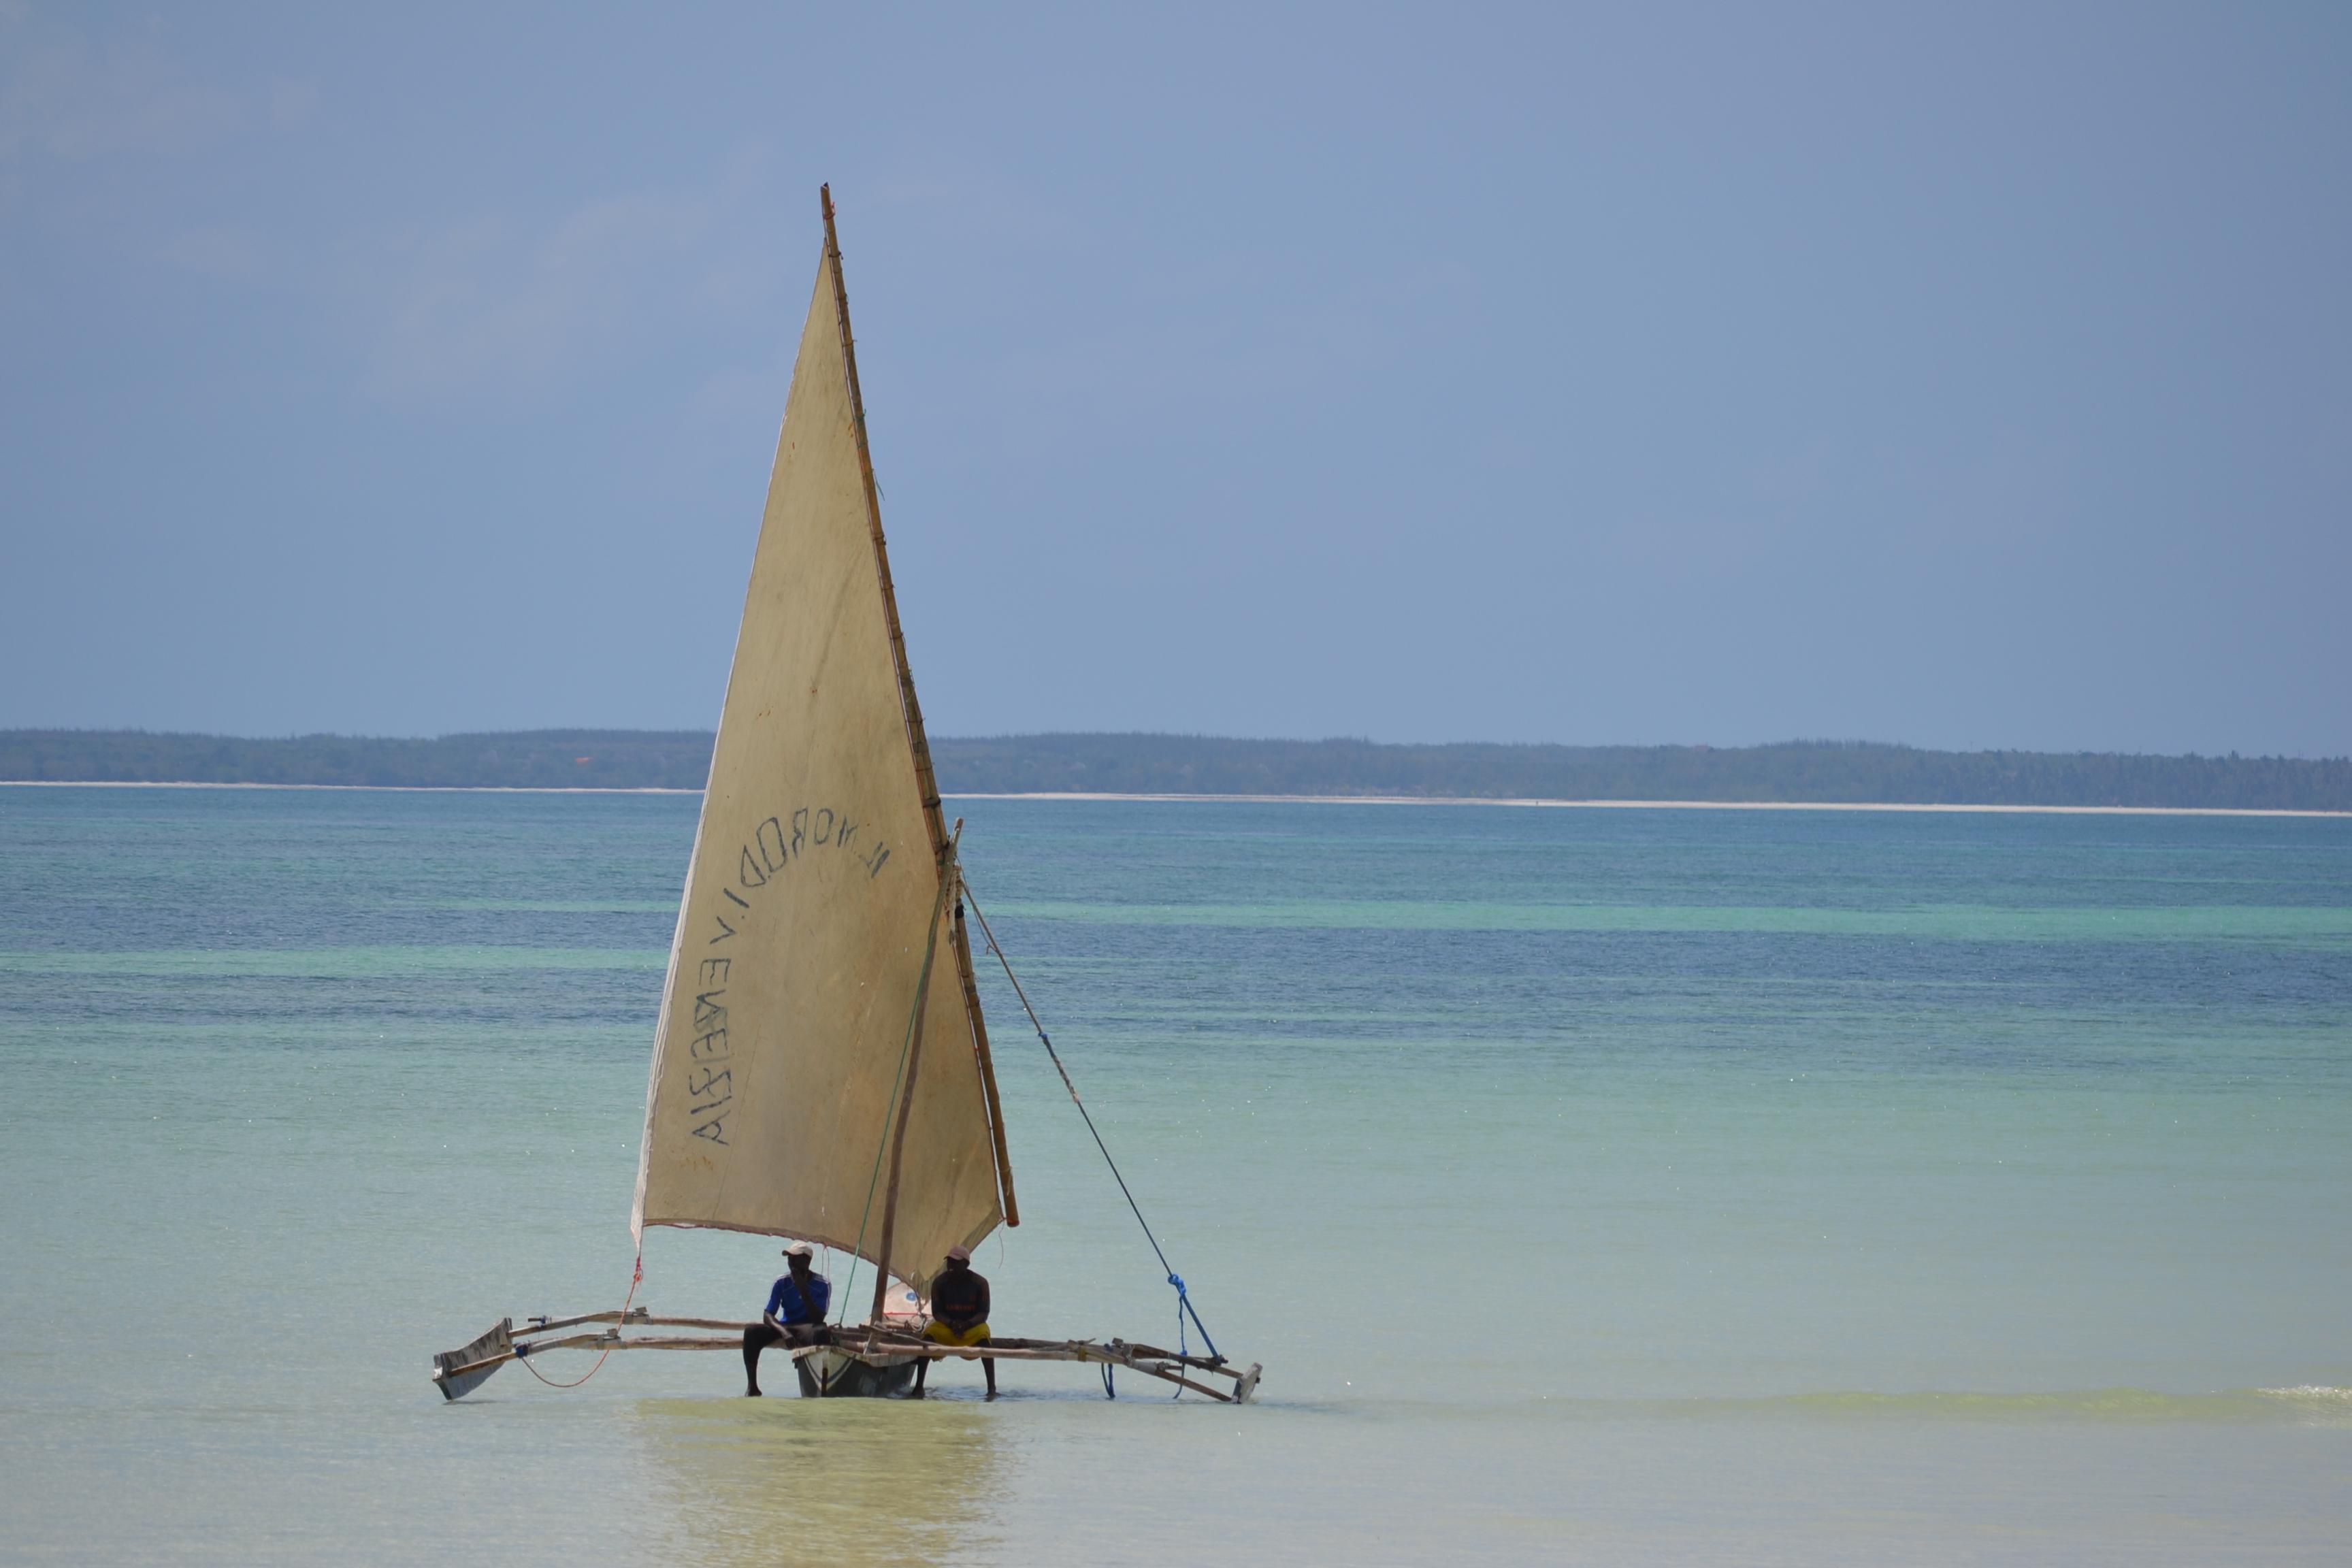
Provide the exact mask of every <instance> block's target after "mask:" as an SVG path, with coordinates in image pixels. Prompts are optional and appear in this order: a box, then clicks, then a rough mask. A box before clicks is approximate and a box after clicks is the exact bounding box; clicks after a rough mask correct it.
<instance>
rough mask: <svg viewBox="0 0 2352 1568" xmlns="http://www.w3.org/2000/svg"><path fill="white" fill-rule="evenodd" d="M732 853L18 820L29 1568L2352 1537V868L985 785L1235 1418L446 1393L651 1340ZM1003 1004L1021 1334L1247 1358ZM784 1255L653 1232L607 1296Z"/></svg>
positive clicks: (722, 1368)
mask: <svg viewBox="0 0 2352 1568" xmlns="http://www.w3.org/2000/svg"><path fill="white" fill-rule="evenodd" d="M696 808H697V802H696V801H695V799H694V798H692V797H690V796H662V795H509V794H474V793H450V794H423V793H394V792H368V791H348V792H345V791H294V790H192V789H191V790H174V789H31V788H20V789H5V790H0V1193H4V1194H5V1209H0V1557H5V1558H7V1559H9V1560H23V1561H39V1562H48V1561H58V1562H109V1563H113V1562H138V1561H173V1562H222V1563H229V1562H235V1563H250V1562H271V1561H279V1562H309V1561H316V1560H322V1559H323V1560H334V1561H348V1562H369V1563H377V1562H381V1563H447V1562H451V1561H465V1562H469V1563H471V1562H481V1563H577V1562H583V1561H594V1562H650V1561H656V1560H658V1561H673V1560H675V1561H696V1562H709V1563H843V1564H856V1563H903V1562H958V1563H961V1562H977V1563H1035V1562H1073V1563H1076V1562H1087V1563H1093V1562H1115V1563H1168V1562H1209V1561H1217V1562H1245V1563H1258V1562H1297V1563H1311V1562H1325V1561H1331V1560H1337V1559H1344V1560H1352V1561H1358V1562H1365V1563H1389V1562H1438V1561H1448V1562H1459V1561H1474V1562H1475V1561H1490V1562H1593V1563H1647V1562H1706V1563H1721V1562H1745V1563H1889V1562H1894V1563H1903V1562H1919V1563H1953V1562H1979V1561H1982V1562H1993V1561H1998V1562H2004V1563H2007V1562H2036V1561H2040V1562H2069V1563H2074V1562H2113V1563H2151V1562H2153V1563H2176V1562H2177V1563H2205V1562H2215V1561H2230V1562H2237V1563H2247V1562H2319V1561H2341V1560H2342V1559H2343V1558H2344V1557H2345V1556H2346V1555H2347V1552H2352V1534H2348V1533H2347V1531H2352V1484H2347V1483H2352V1393H2347V1388H2352V1338H2347V1330H2348V1329H2352V1115H2347V1113H2352V821H2345V820H2340V819H2286V818H2237V819H2217V818H2196V817H2173V816H2057V815H2051V816H2036V815H2007V814H1932V815H1929V814H1900V815H1897V814H1877V813H1864V812H1826V811H1825V812H1784V811H1738V810H1718V811H1696V810H1694V811H1683V810H1644V811H1626V810H1601V809H1527V808H1513V807H1503V806H1449V805H1430V806H1398V805H1313V804H1244V803H1234V802H1204V803H1150V802H1118V801H1105V802H1068V801H1006V800H971V801H965V802H961V803H954V805H953V806H952V809H954V810H956V811H958V812H960V813H961V814H962V815H963V816H966V817H968V818H969V819H970V823H969V826H968V827H967V829H966V831H965V836H964V845H965V858H966V863H967V865H968V867H969V869H970V874H971V883H972V887H973V889H974V891H975V895H976V898H977V900H978V902H979V904H980V907H981V908H982V910H983V911H984V912H985V913H986V914H987V916H988V917H989V919H990V921H992V923H993V925H994V927H995V930H996V931H997V933H998V935H999V936H1000V937H1001V939H1002V940H1003V945H1004V947H1005V949H1006V951H1007V952H1008V953H1009V954H1010V955H1011V957H1012V959H1013V963H1014V964H1015V965H1016V967H1017V969H1018V971H1019V973H1021V975H1022V978H1023V981H1024V984H1026V986H1027V987H1028V990H1029V994H1030V995H1031V997H1032V998H1033V999H1034V1001H1035V1003H1036V1004H1037V1006H1038V1009H1039V1011H1040V1013H1041V1014H1042V1015H1043V1016H1044V1017H1045V1022H1046V1025H1047V1026H1048V1027H1049V1028H1050V1029H1051V1030H1052V1031H1053V1035H1054V1039H1055V1045H1056V1047H1058V1048H1059V1049H1060V1050H1061V1052H1062V1053H1063V1056H1064V1058H1065V1060H1066V1063H1067V1064H1068V1066H1069V1068H1070V1070H1071V1073H1072V1075H1073V1077H1074V1079H1076V1084H1077V1086H1078V1089H1079V1090H1080V1091H1081V1092H1082V1093H1083V1094H1084V1095H1085V1096H1086V1097H1087V1104H1088V1107H1089V1108H1090V1109H1091V1110H1092V1111H1093V1113H1094V1116H1095V1119H1096V1121H1097V1124H1098V1125H1099V1127H1100V1128H1101V1130H1102V1132H1103V1135H1104V1137H1105V1138H1106V1140H1107V1141H1108V1143H1109V1146H1110V1149H1111V1151H1112V1152H1113V1153H1114V1154H1115V1155H1116V1156H1117V1157H1118V1159H1119V1161H1120V1162H1121V1167H1122V1169H1123V1170H1124V1172H1125V1173H1126V1176H1127V1179H1128V1182H1129V1185H1130V1186H1131V1187H1132V1189H1133V1191H1134V1194H1135V1196H1136V1199H1137V1200H1138V1202H1139V1204H1140V1205H1141V1206H1142V1209H1143V1212H1144V1215H1146V1217H1148V1218H1149V1219H1150V1222H1151V1224H1152V1226H1153V1227H1154V1229H1155V1230H1156V1232H1157V1234H1158V1236H1159V1238H1160V1242H1161V1244H1162V1245H1163V1246H1164V1247H1165V1248H1166V1249H1167V1253H1168V1258H1169V1261H1170V1263H1171V1265H1172V1266H1173V1267H1174V1268H1176V1270H1177V1271H1178V1272H1180V1273H1181V1275H1182V1276H1183V1277H1184V1279H1186V1281H1187V1283H1188V1286H1189V1289H1190V1290H1191V1293H1192V1300H1193V1301H1194V1303H1195V1305H1196V1306H1197V1307H1198V1309H1199V1310H1200V1313H1201V1316H1202V1320H1203V1321H1204V1322H1205V1323H1206V1325H1207V1328H1208V1330H1209V1331H1210V1332H1211V1333H1212V1334H1213V1335H1214V1336H1215V1342H1216V1346H1217V1349H1218V1350H1220V1351H1222V1352H1224V1353H1225V1354H1227V1355H1229V1356H1232V1357H1234V1358H1235V1359H1237V1360H1240V1361H1243V1362H1252V1361H1255V1362H1263V1363H1265V1369H1266V1371H1265V1384H1264V1386H1263V1389H1262V1392H1261V1395H1260V1402H1259V1403H1258V1404H1257V1405H1253V1406H1251V1407H1248V1408H1244V1409H1233V1408H1228V1407H1223V1406H1218V1405H1211V1404H1208V1403H1206V1402H1202V1401H1199V1400H1196V1399H1192V1398H1190V1397H1188V1398H1186V1399H1184V1400H1182V1401H1181V1402H1176V1401H1171V1400H1169V1399H1167V1398H1165V1397H1163V1394H1164V1392H1165V1385H1162V1384H1153V1383H1150V1382H1148V1381H1146V1380H1142V1379H1138V1378H1129V1379H1125V1380H1122V1381H1120V1382H1119V1383H1118V1384H1117V1385H1116V1391H1117V1393H1118V1399H1117V1400H1115V1401H1111V1400H1106V1399H1105V1397H1104V1391H1103V1388H1102V1386H1101V1384H1100V1383H1099V1381H1098V1380H1097V1375H1096V1373H1094V1372H1093V1371H1091V1370H1088V1369H1084V1368H1078V1367H1070V1366H1058V1365H1042V1366H1030V1365H1017V1364H1012V1363H1007V1364H1005V1365H1004V1366H1003V1367H1001V1368H1000V1376H1001V1378H1002V1381H1003V1384H1004V1386H1005V1388H1006V1389H1007V1391H1008V1393H1007V1396H1006V1397H1005V1398H1003V1399H1002V1400H1000V1401H999V1402H997V1403H995V1404H993V1405H987V1404H982V1403H981V1402H980V1400H979V1398H978V1392H979V1391H978V1378H977V1375H976V1373H977V1369H976V1368H973V1367H971V1366H969V1365H968V1364H963V1363H947V1364H945V1365H943V1366H942V1367H941V1368H940V1369H939V1375H938V1376H937V1377H936V1378H935V1380H934V1392H935V1394H936V1395H937V1397H935V1398H933V1399H931V1400H930V1401H929V1402H926V1403H924V1404H921V1405H908V1404H878V1403H866V1402H838V1403H834V1402H827V1403H823V1404H819V1403H815V1402H803V1401H801V1400H798V1399H794V1398H769V1399H765V1400H761V1401H750V1400H745V1399H743V1398H741V1397H740V1384H741V1373H740V1363H739V1362H738V1360H737V1359H736V1357H735V1356H734V1355H732V1354H700V1355H688V1354H679V1355H667V1354H655V1353H630V1354H623V1355H616V1356H614V1357H612V1358H611V1359H610V1360H609V1362H607V1363H604V1365H603V1366H602V1368H601V1370H600V1371H598V1372H597V1373H596V1375H595V1376H594V1377H593V1379H592V1380H591V1381H589V1382H588V1383H586V1384H584V1385H583V1386H581V1387H579V1388H577V1389H573V1390H570V1391H559V1390H557V1389H554V1388H551V1387H548V1386H545V1385H543V1384H541V1383H540V1382H539V1381H536V1380H535V1379H534V1378H533V1376H532V1375H531V1371H530V1369H529V1368H526V1367H509V1368H507V1369H505V1370H503V1371H501V1372H500V1373H499V1374H498V1375H497V1376H496V1377H494V1378H493V1379H492V1380H491V1381H490V1382H489V1383H488V1384H487V1385H485V1386H484V1388H483V1389H482V1390H481V1391H480V1392H479V1393H478V1394H475V1395H473V1396H472V1397H470V1398H468V1399H467V1400H465V1401H463V1402H461V1403H458V1404H456V1405H446V1404H445V1403H444V1402H443V1401H442V1399H441V1398H440V1396H439V1395H438V1394H436V1392H435V1391H434V1389H433V1387H432V1386H431V1385H430V1384H428V1383H427V1381H426V1379H425V1373H426V1371H427V1367H428V1363H429V1357H430V1355H431V1353H432V1352H435V1351H439V1350H446V1349H449V1348H452V1347H455V1346H457V1345H458V1344H461V1343H463V1342H466V1341H467V1340H469V1339H471V1338H472V1337H473V1336H474V1335H476V1334H478V1333H479V1332H480V1331H482V1330H483V1329H484V1328H486V1327H487V1326H488V1325H489V1324H490V1323H492V1322H494V1321H497V1320H498V1319H499V1318H500V1317H502V1316H506V1315H508V1314H515V1315H517V1316H520V1315H523V1314H527V1313H534V1312H577V1311H585V1310H596V1309H600V1308H608V1307H613V1306H617V1305H618V1304H619V1303H620V1301H621V1300H622V1299H623V1298H624V1296H625V1293H626V1291H627V1290H628V1288H629V1282H630V1271H631V1266H632V1262H633V1259H634V1257H635V1249H634V1248H633V1247H632V1244H631V1242H630V1239H629V1236H628V1229H627V1217H628V1207H629V1197H630V1192H631V1187H632V1183H633V1180H634V1173H635V1160H636V1147H637V1136H638V1131H639V1125H640V1120H641V1117H642V1114H643V1104H644V1094H645V1085H646V1066H647V1054H648V1047H649V1043H650V1039H651V1035H652V1027H653V1018H654V1012H655V1008H656V1004H657V1000H658V990H659V986H660V983H661V977H662V972H663V964H664V959H665V953H666V949H667V942H668V937H669V932H670V928H671V923H672V921H673V918H674V911H675V907H676V898H677V883H678V879H679V877H680V875H681V872H682V870H683V868H684V865H685V861H686V857H687V853H688V846H689V844H690V842H691V839H692V836H693V831H694V817H695V812H696ZM983 957H984V955H983ZM981 984H982V992H983V995H984V997H985V999H986V1002H987V1005H988V1008H989V1016H990V1019H991V1023H992V1032H993V1036H994V1039H995V1056H996V1061H997V1070H998V1074H999V1077H1000V1079H1001V1081H1002V1083H1003V1095H1004V1101H1005V1114H1006V1119H1007V1122H1008V1125H1009V1128H1010V1131H1011V1135H1012V1147H1013V1163H1014V1174H1015V1179H1016V1182H1017V1190H1018V1194H1019V1199H1020V1205H1021V1210H1022V1215H1023V1224H1022V1225H1021V1226H1019V1228H1018V1229H1015V1230H1011V1231H1007V1232H1002V1233H1000V1234H999V1236H998V1237H992V1238H991V1239H990V1240H989V1241H988V1242H987V1243H986V1244H985V1245H984V1246H983V1247H982V1249H981V1254H980V1257H979V1258H978V1259H977V1263H978V1265H979V1267H980V1268H982V1270H983V1271H984V1272H986V1273H987V1274H988V1275H989V1276H990V1277H991V1279H992V1281H993V1284H994V1291H995V1301H996V1306H995V1318H996V1322H997V1326H998V1328H999V1330H1000V1331H1004V1332H1014V1333H1024V1334H1034V1335H1096V1336H1104V1337H1108V1336H1110V1335H1119V1336H1124V1337H1127V1338H1130V1339H1139V1340H1148V1341H1157V1342H1174V1341H1175V1340H1176V1338H1177V1337H1178V1335H1179V1333H1180V1327H1179V1324H1178V1322H1177V1321H1176V1314H1175V1308H1174V1292H1173V1291H1172V1289H1171V1288H1170V1287H1169V1286H1168V1285H1167V1284H1166V1283H1165V1282H1164V1280H1163V1278H1162V1270H1161V1268H1160V1266H1159V1263H1158V1261H1157V1259H1156V1258H1155V1257H1154V1256H1153V1254H1152V1251H1151V1249H1150V1246H1149V1245H1148V1244H1147V1243H1146V1241H1145V1240H1144V1238H1143V1237H1142V1235H1141V1233H1140V1231H1139V1229H1138V1228H1137V1226H1136V1223H1135V1219H1134V1216H1133V1215H1130V1214H1129V1212H1128V1209H1127V1206H1126V1204H1125V1201H1124V1200H1123V1199H1122V1198H1121V1197H1120V1195H1119V1192H1118V1187H1117V1185H1116V1184H1114V1183H1113V1182H1112V1180H1111V1178H1110V1176H1109V1174H1108V1172H1107V1171H1106V1170H1105V1169H1104V1167H1103V1164H1102V1162H1101V1159H1100V1157H1099V1155H1098V1154H1097V1152H1096V1150H1095V1148H1094V1145H1093V1143H1092V1142H1091V1140H1090V1139H1089V1138H1088V1136H1087V1131H1086V1129H1085V1127H1084V1125H1083V1124H1082V1123H1081V1122H1080V1121H1079V1120H1078V1118H1077V1115H1076V1111H1075V1110H1073V1108H1072V1107H1071V1105H1070V1103H1069V1100H1068V1098H1067V1096H1066V1094H1065V1092H1064V1091H1063V1089H1062V1088H1061V1085H1060V1081H1059V1079H1057V1078H1056V1077H1055V1074H1054V1072H1053V1069H1052V1068H1051V1066H1050V1064H1049V1063H1048V1061H1047V1060H1046V1058H1045V1054H1044V1051H1043V1050H1042V1048H1041V1047H1039V1046H1038V1044H1037V1042H1036V1040H1035V1038H1034V1036H1033V1035H1031V1034H1030V1033H1029V1031H1028V1026H1027V1023H1026V1020H1025V1019H1024V1016H1023V1015H1022V1012H1021V1010H1020V1007H1019V1006H1018V1005H1017V1004H1016V1003H1015V1002H1014V1000H1013V996H1012V994H1011V992H1010V990H1009V988H1008V987H1007V986H1006V985H1005V984H1004V983H1003V978H1002V975H1001V973H999V972H997V971H995V970H994V969H993V968H992V967H990V968H984V969H983V970H982V975H981ZM775 1252H776V1246H775V1244H774V1243H772V1242H766V1241H762V1240H761V1239H760V1238H757V1237H741V1236H730V1235H722V1234H717V1233H701V1232H689V1231H656V1232H654V1233H651V1234H650V1235H649V1236H648V1237H647V1238H646V1247H645V1254H644V1262H645V1282H644V1284H643V1286H642V1287H641V1288H640V1289H639V1292H638V1296H637V1300H639V1301H640V1302H642V1303H645V1304H648V1305H650V1306H651V1307H652V1308H653V1309H654V1310H656V1311H657V1312H663V1313H677V1314H687V1315H711V1316H722V1317H742V1316H748V1315H750V1314H751V1313H752V1312H754V1311H756V1310H757V1309H758V1307H759V1305H760V1304H761V1300H763V1299H764V1293H765V1290H766V1287H767V1284H768V1281H769V1280H770V1279H771V1278H772V1276H773V1275H774V1273H775V1272H776V1271H777V1269H778V1268H779V1263H778V1260H777V1258H776V1257H775ZM828 1266H829V1267H830V1268H832V1270H833V1272H834V1277H835V1279H836V1280H837V1281H845V1274H846V1268H845V1260H844V1259H842V1258H839V1257H837V1256H836V1257H835V1258H832V1259H831V1260H830V1261H829V1265H828ZM860 1294H861V1295H862V1291H861V1292H860ZM1181 1332H1183V1333H1184V1334H1185V1335H1187V1336H1188V1338H1189V1341H1190V1342H1191V1343H1192V1346H1193V1347H1194V1348H1195V1349H1198V1348H1201V1338H1200V1335H1199V1334H1198V1332H1197V1331H1193V1330H1192V1329H1191V1328H1190V1326H1189V1325H1187V1326H1185V1327H1184V1328H1183V1329H1182V1330H1181ZM594 1364H595V1363H594V1360H593V1357H590V1356H585V1355H579V1354H565V1355H558V1356H551V1357H549V1358H548V1361H547V1363H546V1364H545V1367H544V1369H543V1370H544V1371H545V1372H546V1373H548V1375H549V1376H551V1377H552V1378H555V1379H558V1380H568V1379H571V1378H575V1377H578V1376H579V1375H581V1374H582V1373H585V1372H587V1371H589V1370H590V1368H591V1367H592V1366H593V1365H594ZM768 1382H769V1385H770V1386H771V1387H772V1388H783V1389H789V1388H790V1386H791V1384H790V1379H789V1375H788V1374H787V1373H784V1371H783V1369H782V1367H781V1366H777V1367H774V1368H772V1369H771V1370H770V1372H769V1374H768Z"/></svg>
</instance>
